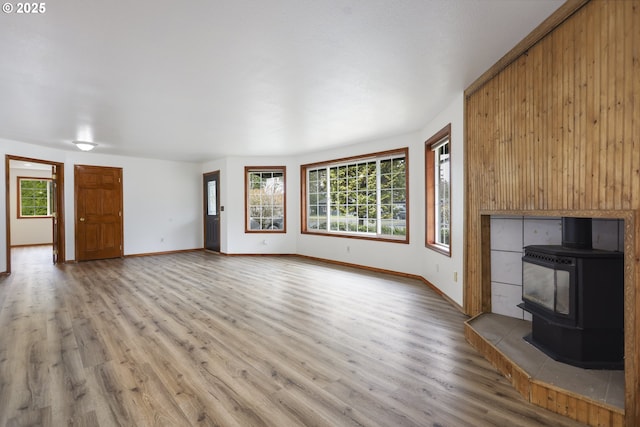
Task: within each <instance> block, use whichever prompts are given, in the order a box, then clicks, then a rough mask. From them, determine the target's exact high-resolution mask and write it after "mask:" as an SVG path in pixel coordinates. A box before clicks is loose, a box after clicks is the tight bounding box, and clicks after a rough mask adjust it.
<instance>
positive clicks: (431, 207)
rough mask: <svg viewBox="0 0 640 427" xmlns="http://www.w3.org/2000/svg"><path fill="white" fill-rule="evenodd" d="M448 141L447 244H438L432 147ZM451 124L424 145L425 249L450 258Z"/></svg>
mask: <svg viewBox="0 0 640 427" xmlns="http://www.w3.org/2000/svg"><path fill="white" fill-rule="evenodd" d="M445 140H448V142H447V144H448V145H449V200H448V201H449V204H448V208H449V244H442V243H439V242H438V241H437V239H436V217H437V212H436V209H437V206H436V200H435V199H436V176H435V175H436V165H435V161H436V154H435V151H434V147H440V146H442V145H443V141H445ZM452 145H453V142H452V139H451V123H449V124H448V125H446V126H445V127H444V128H442V129H440V130H439V131H438V132H436V134H434V135H433V136H432V137H431V138H429V139H427V141H425V143H424V147H425V247H427V248H429V249H432V250H434V251H436V252H439V253H441V254H443V255H446V256H448V257H451V242H452V239H451V236H452V223H451V217H452V210H451V195H452V182H451V164H452V163H451V147H452Z"/></svg>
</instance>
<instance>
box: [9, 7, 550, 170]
mask: <svg viewBox="0 0 640 427" xmlns="http://www.w3.org/2000/svg"><path fill="white" fill-rule="evenodd" d="M561 4H562V0H396V1H394V0H324V1H318V0H268V1H267V0H224V1H223V0H192V1H189V2H180V1H175V0H154V1H151V0H137V1H135V2H128V1H124V0H112V1H104V2H100V1H87V0H64V1H62V0H58V1H55V2H46V3H45V7H46V11H45V13H43V14H30V15H25V14H17V13H15V11H14V13H2V14H1V15H0V40H2V43H0V57H1V58H2V60H1V61H0V94H1V95H0V138H4V139H9V140H14V141H21V142H27V143H32V144H38V145H43V146H47V147H52V148H58V149H66V150H75V147H74V146H73V145H72V144H71V141H72V140H76V139H83V140H89V141H95V142H97V143H98V147H97V148H96V150H95V152H100V153H109V154H122V155H128V156H143V157H151V158H159V159H172V160H184V161H204V160H212V159H217V158H222V157H226V156H244V155H294V154H299V153H305V152H312V151H318V150H322V149H327V148H332V147H336V146H341V145H348V144H354V143H358V142H363V141H368V140H374V139H378V138H385V137H389V136H394V135H399V134H405V133H409V132H414V131H417V130H419V129H421V128H422V127H424V126H425V125H426V124H427V123H429V121H430V120H431V119H432V118H434V117H435V115H436V114H437V113H438V112H439V111H440V110H441V109H442V108H443V107H446V106H447V105H448V104H449V103H450V102H451V101H452V100H453V99H454V97H455V96H456V95H459V94H460V93H461V91H463V90H464V89H465V87H467V86H468V85H469V84H470V83H472V82H473V81H474V80H475V79H476V78H478V77H479V76H480V75H481V74H482V73H483V72H484V71H486V70H487V69H488V68H489V67H491V66H492V65H493V64H494V63H495V62H496V61H497V60H498V59H500V58H501V57H502V56H503V55H504V54H505V53H507V52H508V51H509V50H510V49H511V48H512V47H513V46H515V45H516V44H517V43H518V42H519V41H520V40H522V39H523V38H524V37H525V36H526V35H527V34H528V33H529V32H531V30H533V29H534V28H535V27H536V26H537V25H538V24H539V23H540V22H542V21H543V20H544V19H545V18H546V17H547V16H549V15H550V14H551V13H552V12H553V11H554V10H555V9H557V8H558V7H559V6H560V5H561Z"/></svg>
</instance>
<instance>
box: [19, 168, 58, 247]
mask: <svg viewBox="0 0 640 427" xmlns="http://www.w3.org/2000/svg"><path fill="white" fill-rule="evenodd" d="M17 177H27V178H51V171H46V170H38V169H22V168H11V170H10V171H9V220H10V222H11V242H10V244H11V246H23V245H45V244H51V243H53V220H52V219H51V218H18V182H17Z"/></svg>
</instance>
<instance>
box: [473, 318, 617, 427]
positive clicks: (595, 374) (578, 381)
mask: <svg viewBox="0 0 640 427" xmlns="http://www.w3.org/2000/svg"><path fill="white" fill-rule="evenodd" d="M530 333H531V322H529V321H526V320H519V319H515V318H513V317H508V316H502V315H499V314H494V313H484V314H481V315H479V316H476V317H474V318H472V319H469V320H468V321H467V322H466V323H465V336H466V338H467V340H468V341H469V343H470V344H471V345H473V346H474V347H475V348H476V349H477V350H478V351H479V352H480V353H482V354H483V355H484V356H485V358H486V359H487V360H489V362H491V363H492V364H493V366H495V367H496V369H498V371H500V372H501V373H502V374H503V375H504V376H505V377H507V378H508V379H509V380H510V381H511V383H512V384H513V386H514V387H515V388H516V390H518V391H519V392H520V394H521V395H522V396H523V397H524V398H525V399H527V400H528V401H530V402H531V403H533V404H535V405H537V406H540V407H543V408H546V409H548V410H550V411H553V412H556V413H558V414H562V415H565V416H567V417H569V418H572V419H575V420H577V421H580V422H583V423H585V424H588V425H592V426H623V425H624V398H625V396H624V371H620V370H593V369H582V368H578V367H575V366H570V365H567V364H565V363H561V362H557V361H555V360H553V359H552V358H550V357H549V356H547V355H546V354H544V353H543V352H542V351H540V350H538V349H537V348H536V347H534V346H532V345H531V344H529V343H528V342H526V341H525V340H524V339H523V337H524V336H526V335H528V334H530Z"/></svg>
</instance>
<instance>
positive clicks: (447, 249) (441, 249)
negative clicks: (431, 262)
mask: <svg viewBox="0 0 640 427" xmlns="http://www.w3.org/2000/svg"><path fill="white" fill-rule="evenodd" d="M425 247H426V248H427V249H431V250H433V251H436V252H438V253H440V254H442V255H446V256H448V257H451V246H446V245H439V244H437V243H429V242H427V243H426V244H425Z"/></svg>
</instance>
